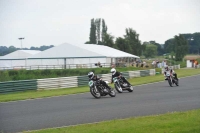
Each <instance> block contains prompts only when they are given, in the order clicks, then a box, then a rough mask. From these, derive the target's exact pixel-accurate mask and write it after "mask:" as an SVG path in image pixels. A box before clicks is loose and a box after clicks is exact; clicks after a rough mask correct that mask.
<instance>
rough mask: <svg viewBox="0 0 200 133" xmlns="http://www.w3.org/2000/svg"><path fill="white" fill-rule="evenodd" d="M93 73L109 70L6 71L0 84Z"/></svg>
mask: <svg viewBox="0 0 200 133" xmlns="http://www.w3.org/2000/svg"><path fill="white" fill-rule="evenodd" d="M117 69H118V70H119V71H133V70H139V69H141V68H134V67H123V68H117ZM90 71H93V72H94V73H95V74H106V73H110V68H80V69H46V70H7V71H0V82H4V81H12V80H28V79H42V78H57V77H69V76H83V75H87V74H88V72H90Z"/></svg>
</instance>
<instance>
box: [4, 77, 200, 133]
mask: <svg viewBox="0 0 200 133" xmlns="http://www.w3.org/2000/svg"><path fill="white" fill-rule="evenodd" d="M152 78H153V77H152ZM199 108H200V75H198V76H193V77H188V78H182V79H180V86H178V87H176V86H174V87H170V86H169V85H168V82H167V81H166V82H165V81H164V82H159V83H153V84H148V85H141V86H136V87H134V92H132V93H129V92H123V93H122V94H119V93H117V95H116V97H114V98H111V97H110V96H106V97H102V98H101V99H95V98H94V97H93V96H92V95H91V94H90V93H84V94H76V95H68V96H60V97H51V98H44V99H35V100H24V101H17V102H7V103H0V132H3V133H7V132H9V133H10V132H11V133H12V132H22V131H27V130H39V129H44V128H53V127H62V126H70V125H77V124H83V123H93V122H99V121H104V120H112V119H123V118H128V117H134V116H146V115H155V114H163V113H167V112H173V111H187V110H192V109H199Z"/></svg>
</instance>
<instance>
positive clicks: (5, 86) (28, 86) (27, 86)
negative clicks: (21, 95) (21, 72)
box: [0, 80, 37, 93]
mask: <svg viewBox="0 0 200 133" xmlns="http://www.w3.org/2000/svg"><path fill="white" fill-rule="evenodd" d="M25 90H37V80H20V81H8V82H0V93H7V92H17V91H25Z"/></svg>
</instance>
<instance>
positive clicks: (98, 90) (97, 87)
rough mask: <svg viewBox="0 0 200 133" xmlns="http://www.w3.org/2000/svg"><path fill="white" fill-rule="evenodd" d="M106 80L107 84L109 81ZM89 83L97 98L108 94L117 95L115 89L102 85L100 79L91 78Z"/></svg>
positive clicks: (92, 92)
mask: <svg viewBox="0 0 200 133" xmlns="http://www.w3.org/2000/svg"><path fill="white" fill-rule="evenodd" d="M105 82H106V84H108V83H109V82H108V81H105ZM88 85H89V87H90V93H91V94H92V95H93V96H94V97H95V98H101V96H106V95H110V96H111V97H115V96H116V93H115V91H114V89H111V90H110V89H109V88H107V87H105V86H104V85H102V84H101V83H100V81H99V80H97V81H93V80H90V81H89V83H88Z"/></svg>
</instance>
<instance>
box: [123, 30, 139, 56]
mask: <svg viewBox="0 0 200 133" xmlns="http://www.w3.org/2000/svg"><path fill="white" fill-rule="evenodd" d="M124 38H125V41H126V45H127V48H129V47H130V52H129V53H130V54H134V55H141V54H142V46H141V42H140V40H139V34H137V33H136V31H135V30H133V29H132V28H126V35H124Z"/></svg>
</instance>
